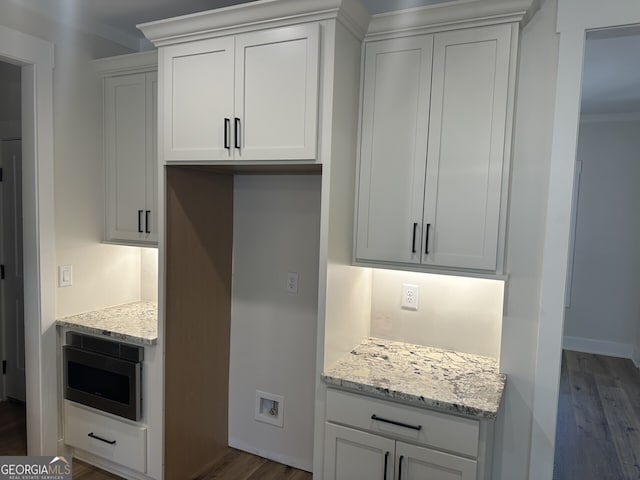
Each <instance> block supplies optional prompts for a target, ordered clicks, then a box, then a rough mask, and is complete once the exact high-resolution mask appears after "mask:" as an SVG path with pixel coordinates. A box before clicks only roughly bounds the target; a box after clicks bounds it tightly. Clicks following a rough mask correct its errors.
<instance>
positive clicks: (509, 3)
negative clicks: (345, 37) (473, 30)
mask: <svg viewBox="0 0 640 480" xmlns="http://www.w3.org/2000/svg"><path fill="white" fill-rule="evenodd" d="M534 1H535V0H457V1H453V2H447V3H440V4H436V5H428V6H425V7H416V8H410V9H406V10H398V11H394V12H388V13H381V14H378V15H374V16H373V17H371V22H370V23H369V29H368V30H367V35H366V40H379V39H381V38H385V37H387V36H389V35H394V36H398V34H403V33H404V34H406V35H415V34H420V33H431V32H434V31H440V30H451V29H455V28H468V27H473V26H481V25H488V24H496V23H513V22H522V21H523V19H525V16H526V15H527V12H528V11H529V9H530V8H531V6H532V4H533V3H534Z"/></svg>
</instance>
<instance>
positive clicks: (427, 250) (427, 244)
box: [424, 223, 431, 255]
mask: <svg viewBox="0 0 640 480" xmlns="http://www.w3.org/2000/svg"><path fill="white" fill-rule="evenodd" d="M430 228H431V224H430V223H427V233H426V234H425V237H427V239H426V240H425V242H424V253H425V254H426V255H429V229H430Z"/></svg>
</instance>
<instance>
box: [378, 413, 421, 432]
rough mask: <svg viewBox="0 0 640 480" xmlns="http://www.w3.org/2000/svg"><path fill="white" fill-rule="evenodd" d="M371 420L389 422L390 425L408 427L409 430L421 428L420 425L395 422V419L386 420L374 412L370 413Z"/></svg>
mask: <svg viewBox="0 0 640 480" xmlns="http://www.w3.org/2000/svg"><path fill="white" fill-rule="evenodd" d="M371 420H377V421H378V422H383V423H390V424H391V425H397V426H399V427H404V428H410V429H411V430H422V425H409V424H408V423H402V422H396V421H395V420H388V419H386V418H382V417H379V416H377V415H376V414H375V413H374V414H373V415H371Z"/></svg>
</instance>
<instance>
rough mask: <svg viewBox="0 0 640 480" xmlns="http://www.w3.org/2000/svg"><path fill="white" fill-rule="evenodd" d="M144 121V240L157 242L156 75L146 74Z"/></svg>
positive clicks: (154, 73)
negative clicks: (145, 131) (145, 142)
mask: <svg viewBox="0 0 640 480" xmlns="http://www.w3.org/2000/svg"><path fill="white" fill-rule="evenodd" d="M145 81H146V95H147V106H146V111H147V113H146V119H147V122H146V123H147V125H146V126H147V137H146V138H147V162H146V181H145V187H146V194H147V198H146V208H145V223H144V225H145V233H146V239H147V240H149V241H151V242H154V243H157V242H158V214H159V212H158V73H157V72H150V73H147V74H146V79H145Z"/></svg>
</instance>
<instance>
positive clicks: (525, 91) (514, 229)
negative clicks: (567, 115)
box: [493, 0, 558, 480]
mask: <svg viewBox="0 0 640 480" xmlns="http://www.w3.org/2000/svg"><path fill="white" fill-rule="evenodd" d="M555 21H556V2H555V1H554V0H547V1H546V2H545V3H544V4H543V6H542V8H541V10H540V11H538V12H537V14H536V15H535V16H534V17H533V18H532V20H531V21H530V23H528V24H527V25H526V26H525V28H524V29H523V30H522V32H521V49H520V66H519V80H518V87H517V88H518V90H517V100H516V116H515V136H514V149H513V160H512V169H511V190H510V192H511V194H510V195H511V197H510V206H509V220H508V222H509V223H508V231H507V258H506V270H507V273H508V274H509V280H508V283H507V285H506V288H505V303H504V319H503V325H502V346H501V353H500V368H501V371H502V372H504V373H506V374H507V386H506V390H505V395H504V399H503V405H502V413H501V415H500V417H499V419H498V421H497V422H496V435H495V436H496V438H495V450H494V476H493V479H494V480H499V479H502V480H519V479H526V478H529V477H528V471H529V450H530V445H531V444H530V438H531V432H532V428H533V425H532V411H533V392H534V376H535V359H536V347H537V340H536V339H537V333H538V317H539V313H540V280H541V264H542V255H543V242H544V234H545V220H546V208H547V201H546V192H547V189H548V180H549V165H550V156H551V139H552V122H551V118H553V111H554V105H555V102H554V100H555V83H556V68H557V60H558V56H557V55H558V38H557V35H556V32H555ZM531 480H542V479H541V478H539V477H531Z"/></svg>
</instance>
